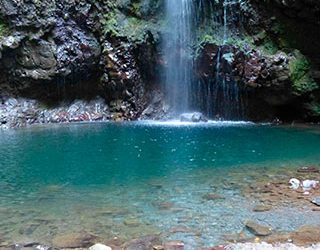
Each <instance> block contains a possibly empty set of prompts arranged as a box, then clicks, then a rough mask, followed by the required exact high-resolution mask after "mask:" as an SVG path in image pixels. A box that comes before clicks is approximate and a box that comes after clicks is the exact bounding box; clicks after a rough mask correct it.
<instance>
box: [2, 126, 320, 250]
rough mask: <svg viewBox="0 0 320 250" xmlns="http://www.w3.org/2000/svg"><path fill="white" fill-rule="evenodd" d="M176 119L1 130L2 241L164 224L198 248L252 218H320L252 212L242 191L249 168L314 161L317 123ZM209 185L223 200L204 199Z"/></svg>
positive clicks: (155, 229)
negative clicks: (295, 124) (301, 125)
mask: <svg viewBox="0 0 320 250" xmlns="http://www.w3.org/2000/svg"><path fill="white" fill-rule="evenodd" d="M180 125H181V124H180ZM182 125H183V126H179V125H178V123H153V122H143V123H142V122H141V123H119V124H117V123H102V124H90V125H89V124H81V125H62V126H61V125H59V126H49V127H41V126H40V127H32V128H27V129H23V130H11V131H3V132H0V159H1V160H0V178H1V179H0V188H1V192H0V235H1V237H0V243H1V240H2V241H3V242H5V243H14V242H19V241H20V242H23V241H25V240H36V241H40V242H44V243H48V244H50V242H51V240H52V238H53V237H54V236H55V235H59V234H62V233H66V232H84V231H86V232H92V233H95V234H97V235H100V236H102V237H104V238H113V237H115V236H117V237H119V238H120V239H121V240H123V241H126V240H128V239H131V238H134V237H138V236H141V235H146V234H152V233H160V234H161V236H162V237H163V238H165V239H181V240H184V241H185V242H186V249H195V248H196V247H198V246H210V245H215V244H219V243H222V242H223V236H224V235H226V234H233V233H239V232H241V231H242V230H243V225H244V221H245V220H247V219H249V218H255V219H257V220H258V221H261V222H263V223H266V224H268V225H271V226H273V227H275V228H276V229H278V230H293V229H295V228H297V227H299V226H301V225H303V224H305V223H309V224H320V219H319V218H313V217H310V216H308V215H306V214H305V213H303V211H302V212H301V211H300V210H299V211H298V210H296V209H295V208H292V207H291V208H286V209H284V210H281V209H278V210H273V211H271V212H265V213H259V214H257V213H255V214H254V213H252V208H253V206H254V205H255V201H254V200H248V198H245V197H244V196H243V195H242V192H241V187H242V186H246V185H249V184H250V182H251V181H254V178H256V177H252V176H254V175H252V174H254V173H259V175H260V174H266V176H269V175H270V176H273V174H274V173H276V172H277V171H279V169H283V171H284V172H285V171H286V170H287V169H296V168H297V167H299V166H302V165H310V164H311V165H316V166H319V162H320V153H319V148H320V130H318V129H316V128H293V127H273V126H269V125H253V124H250V123H248V124H247V123H214V122H213V123H208V124H203V125H190V124H182ZM250 178H251V179H250ZM284 178H289V176H284ZM208 193H216V194H219V195H221V196H222V197H223V198H224V199H217V200H210V201H208V200H206V199H204V198H203V196H204V195H206V194H208ZM297 213H299V216H298V217H297ZM318 217H319V216H318ZM181 228H184V229H185V230H181ZM182 231H184V232H182ZM3 242H2V244H4V243H3ZM0 245H1V244H0Z"/></svg>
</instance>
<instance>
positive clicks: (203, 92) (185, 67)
mask: <svg viewBox="0 0 320 250" xmlns="http://www.w3.org/2000/svg"><path fill="white" fill-rule="evenodd" d="M237 3H238V1H226V0H223V1H220V2H219V3H216V5H217V6H214V4H213V3H211V5H210V6H207V5H206V3H205V2H204V1H200V2H199V3H195V2H194V1H191V0H176V1H172V0H166V20H167V24H168V30H169V31H168V32H167V33H166V34H165V35H164V43H163V50H164V58H165V61H166V69H165V72H164V80H163V82H164V90H165V93H166V96H167V102H168V104H169V105H170V107H171V109H172V112H173V114H175V115H178V114H181V113H183V112H192V111H200V112H203V113H205V115H207V116H208V117H210V118H218V117H219V118H223V119H231V120H237V119H243V118H244V117H243V105H242V103H241V100H242V98H241V91H240V88H239V85H238V82H236V81H234V80H233V78H232V73H231V72H230V70H229V71H228V72H226V69H225V65H226V64H227V63H229V64H232V60H233V54H232V53H231V52H229V51H228V50H226V49H225V48H226V44H227V41H228V38H229V37H228V36H229V30H228V25H229V22H232V15H234V13H233V12H232V11H231V8H232V5H235V4H237ZM196 4H198V5H197V6H196ZM212 6H214V7H212ZM198 12H199V13H198ZM200 12H201V13H200ZM202 12H204V13H202ZM208 13H209V14H208ZM217 13H218V15H220V16H221V18H222V20H221V21H220V26H221V28H220V29H217V32H216V34H215V35H214V36H215V37H219V36H221V38H222V44H221V45H220V46H219V48H218V51H217V54H216V56H215V57H214V59H213V60H215V62H214V63H213V65H214V67H215V68H214V69H213V71H214V72H215V77H213V78H212V79H210V80H209V82H208V81H203V80H201V79H196V76H195V70H194V67H193V66H194V65H193V60H192V57H193V54H194V51H193V47H192V46H193V44H194V40H195V37H196V33H197V29H198V28H199V26H200V22H201V21H199V20H198V19H203V18H205V19H207V20H206V22H208V23H209V25H211V23H212V25H213V23H214V20H215V17H216V16H217ZM219 13H221V14H219ZM229 15H230V16H229ZM194 17H197V18H194ZM199 17H201V18H199ZM202 21H203V20H202ZM220 30H221V31H222V34H221V33H220Z"/></svg>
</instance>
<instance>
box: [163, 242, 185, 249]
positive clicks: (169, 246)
mask: <svg viewBox="0 0 320 250" xmlns="http://www.w3.org/2000/svg"><path fill="white" fill-rule="evenodd" d="M183 249H184V243H183V241H181V240H171V241H168V242H166V243H164V250H183Z"/></svg>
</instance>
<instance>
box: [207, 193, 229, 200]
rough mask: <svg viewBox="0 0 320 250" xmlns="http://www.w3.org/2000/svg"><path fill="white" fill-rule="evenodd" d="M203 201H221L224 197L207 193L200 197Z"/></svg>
mask: <svg viewBox="0 0 320 250" xmlns="http://www.w3.org/2000/svg"><path fill="white" fill-rule="evenodd" d="M202 198H203V199H205V200H208V201H213V200H223V199H224V197H223V196H221V195H219V194H216V193H208V194H205V195H204V196H202Z"/></svg>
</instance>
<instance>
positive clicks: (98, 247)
mask: <svg viewBox="0 0 320 250" xmlns="http://www.w3.org/2000/svg"><path fill="white" fill-rule="evenodd" d="M89 250H112V248H111V247H109V246H106V245H103V244H100V243H97V244H95V245H93V246H91V247H89Z"/></svg>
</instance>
